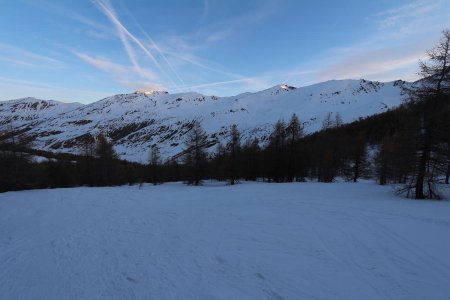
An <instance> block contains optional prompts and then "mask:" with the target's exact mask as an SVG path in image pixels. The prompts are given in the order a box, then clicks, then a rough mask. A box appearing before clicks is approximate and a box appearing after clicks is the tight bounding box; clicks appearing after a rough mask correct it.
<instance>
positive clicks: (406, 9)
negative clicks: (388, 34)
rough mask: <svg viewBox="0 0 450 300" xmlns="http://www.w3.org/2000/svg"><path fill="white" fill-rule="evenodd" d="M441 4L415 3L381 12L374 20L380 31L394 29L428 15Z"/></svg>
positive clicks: (423, 1)
mask: <svg viewBox="0 0 450 300" xmlns="http://www.w3.org/2000/svg"><path fill="white" fill-rule="evenodd" d="M441 4H442V1H440V0H433V1H429V0H419V1H413V2H411V3H408V4H406V5H403V6H400V7H396V8H391V9H388V10H386V11H382V12H379V13H377V14H375V15H374V16H373V18H374V19H375V22H376V24H377V25H378V27H379V28H380V29H388V28H394V27H396V26H399V25H403V24H404V23H405V22H406V21H409V20H411V19H415V18H418V17H423V16H424V15H428V14H429V13H431V12H433V11H435V10H436V9H437V8H439V7H440V5H441Z"/></svg>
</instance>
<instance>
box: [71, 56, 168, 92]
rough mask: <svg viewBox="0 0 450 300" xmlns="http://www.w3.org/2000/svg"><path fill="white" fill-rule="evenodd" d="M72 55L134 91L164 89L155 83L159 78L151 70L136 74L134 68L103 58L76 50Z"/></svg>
mask: <svg viewBox="0 0 450 300" xmlns="http://www.w3.org/2000/svg"><path fill="white" fill-rule="evenodd" d="M72 53H73V54H74V55H75V56H76V57H78V58H79V59H81V60H82V61H84V62H86V63H88V64H89V65H91V66H93V67H95V68H97V69H99V70H101V71H103V72H105V73H106V74H108V76H110V77H111V78H112V79H113V80H114V81H116V82H117V83H119V84H121V85H124V86H128V87H131V88H134V89H144V88H145V89H164V86H163V85H161V84H158V83H155V82H154V79H155V78H157V76H156V74H154V73H152V72H151V71H149V70H144V69H142V70H141V72H139V73H135V72H134V68H133V67H132V66H125V65H122V64H118V63H116V62H113V61H111V60H109V59H106V58H103V57H95V56H90V55H88V54H86V53H81V52H77V51H74V50H72ZM142 79H144V80H142Z"/></svg>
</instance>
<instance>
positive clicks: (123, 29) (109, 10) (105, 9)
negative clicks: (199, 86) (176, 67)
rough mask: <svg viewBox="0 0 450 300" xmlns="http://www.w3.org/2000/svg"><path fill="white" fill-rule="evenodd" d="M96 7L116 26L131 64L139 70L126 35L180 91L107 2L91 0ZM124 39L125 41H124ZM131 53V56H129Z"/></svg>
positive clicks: (177, 88)
mask: <svg viewBox="0 0 450 300" xmlns="http://www.w3.org/2000/svg"><path fill="white" fill-rule="evenodd" d="M91 1H92V2H93V3H94V4H95V5H97V7H99V8H100V10H101V11H102V12H103V13H104V14H105V15H106V16H107V17H108V18H109V19H110V20H111V22H112V23H113V24H114V25H115V26H116V28H117V30H118V33H119V37H120V39H121V41H122V43H123V44H124V47H125V50H126V51H127V54H128V55H129V57H130V60H132V63H133V65H135V64H136V65H135V66H137V67H138V69H139V70H140V67H139V65H138V64H137V60H136V57H135V55H134V52H133V50H132V49H131V47H130V45H129V43H128V41H127V37H126V36H128V38H130V39H131V40H132V41H133V42H135V43H136V45H138V46H139V48H141V50H142V51H143V52H144V53H145V54H146V55H147V56H148V57H149V58H150V59H151V60H152V61H153V63H154V64H155V65H156V67H157V68H158V70H159V71H160V72H161V73H162V74H163V75H164V76H165V77H166V78H167V79H168V80H169V81H170V83H171V84H172V85H173V86H174V87H175V89H176V90H178V91H181V88H180V87H179V86H178V85H177V84H176V83H175V82H174V81H173V80H172V78H171V77H170V76H169V75H168V74H167V73H166V72H165V70H164V69H163V68H162V67H161V65H160V64H159V62H158V61H157V60H156V58H155V57H154V56H153V55H152V53H151V52H150V51H149V50H148V49H147V48H146V47H145V46H144V45H143V44H142V43H141V41H140V40H139V39H137V38H136V37H135V36H134V35H133V34H132V33H131V32H129V31H128V29H127V28H126V27H125V26H124V25H123V24H122V23H121V22H120V21H119V20H118V18H117V17H116V15H115V13H114V12H113V9H112V8H111V7H108V6H107V4H105V3H104V2H102V1H101V0H91ZM124 41H126V42H124ZM130 54H131V56H130Z"/></svg>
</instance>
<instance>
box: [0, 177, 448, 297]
mask: <svg viewBox="0 0 450 300" xmlns="http://www.w3.org/2000/svg"><path fill="white" fill-rule="evenodd" d="M449 215H450V202H448V201H441V202H438V201H413V200H406V199H401V198H396V197H395V196H393V193H392V191H391V190H390V188H389V187H386V186H384V187H382V186H378V185H376V184H375V183H369V182H365V183H364V182H363V183H356V184H353V183H333V184H321V183H291V184H267V183H265V184H264V183H245V184H240V185H236V186H223V185H221V186H219V185H218V184H215V185H212V184H207V185H205V186H202V187H187V186H184V185H182V184H178V183H177V184H165V185H161V186H156V187H154V186H144V188H143V189H139V188H138V187H137V186H134V187H128V186H124V187H112V188H73V189H51V190H36V191H23V192H10V193H4V194H1V196H0V266H1V268H0V295H1V298H2V299H49V300H52V299H358V300H359V299H367V300H371V299H398V300H403V299H404V300H414V299H448V297H449V295H450V285H449V282H450V255H449V253H450V235H449V231H450V221H449V217H448V216H449Z"/></svg>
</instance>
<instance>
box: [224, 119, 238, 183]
mask: <svg viewBox="0 0 450 300" xmlns="http://www.w3.org/2000/svg"><path fill="white" fill-rule="evenodd" d="M240 140H241V134H240V132H239V130H238V129H237V125H236V124H233V125H231V129H230V141H229V142H228V145H227V158H228V159H227V160H228V164H227V165H228V178H229V180H230V184H231V185H234V184H235V182H236V180H237V179H238V178H239V161H240V154H241V141H240Z"/></svg>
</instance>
